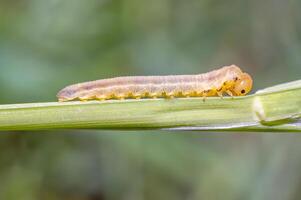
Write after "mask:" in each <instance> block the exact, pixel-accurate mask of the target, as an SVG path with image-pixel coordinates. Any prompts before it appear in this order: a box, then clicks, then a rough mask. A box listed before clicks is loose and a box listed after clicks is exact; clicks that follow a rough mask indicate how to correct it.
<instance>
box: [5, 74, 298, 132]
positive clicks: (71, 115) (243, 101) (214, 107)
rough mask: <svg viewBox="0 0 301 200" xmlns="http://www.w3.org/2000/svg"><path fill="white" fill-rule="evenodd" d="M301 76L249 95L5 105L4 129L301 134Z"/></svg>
mask: <svg viewBox="0 0 301 200" xmlns="http://www.w3.org/2000/svg"><path fill="white" fill-rule="evenodd" d="M300 119H301V80H299V81H294V82H290V83H285V84H281V85H277V86H274V87H270V88H267V89H264V90H260V91H258V92H257V93H255V94H253V95H248V96H245V97H234V98H231V97H224V98H223V99H221V98H218V97H213V98H207V99H206V100H205V101H203V98H175V99H141V100H109V101H88V102H79V101H74V102H65V103H60V102H51V103H28V104H10V105H0V130H46V129H67V128H68V129H78V128H85V129H92V128H93V129H119V130H128V129H167V130H202V131H240V132H242V131H277V132H282V131H283V132H289V131H292V132H301V120H300Z"/></svg>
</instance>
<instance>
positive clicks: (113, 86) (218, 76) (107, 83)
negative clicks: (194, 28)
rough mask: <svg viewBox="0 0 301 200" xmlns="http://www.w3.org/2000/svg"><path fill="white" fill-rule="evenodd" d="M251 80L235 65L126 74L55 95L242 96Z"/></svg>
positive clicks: (88, 97)
mask: <svg viewBox="0 0 301 200" xmlns="http://www.w3.org/2000/svg"><path fill="white" fill-rule="evenodd" d="M252 85H253V81H252V78H251V76H250V75H249V74H247V73H244V72H242V71H241V69H240V68H239V67H237V66H235V65H231V66H225V67H222V68H221V69H218V70H214V71H211V72H208V73H204V74H197V75H170V76H128V77H116V78H110V79H102V80H96V81H90V82H84V83H78V84H74V85H70V86H67V87H65V88H64V89H62V90H61V91H60V92H59V93H58V94H57V97H58V100H59V101H71V100H75V99H79V100H91V99H98V100H106V99H125V98H135V99H139V98H157V97H163V98H174V97H204V98H205V97H206V98H207V97H211V96H220V97H222V96H223V94H224V93H227V94H228V95H230V96H243V95H246V94H247V93H249V92H250V91H251V89H252Z"/></svg>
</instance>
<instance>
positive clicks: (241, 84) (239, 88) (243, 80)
mask: <svg viewBox="0 0 301 200" xmlns="http://www.w3.org/2000/svg"><path fill="white" fill-rule="evenodd" d="M252 85H253V80H252V78H251V76H250V75H249V74H247V73H243V74H242V75H241V76H240V77H239V78H238V79H237V80H236V81H235V84H234V87H233V90H232V92H233V93H234V95H235V96H244V95H246V94H247V93H249V92H250V91H251V89H252Z"/></svg>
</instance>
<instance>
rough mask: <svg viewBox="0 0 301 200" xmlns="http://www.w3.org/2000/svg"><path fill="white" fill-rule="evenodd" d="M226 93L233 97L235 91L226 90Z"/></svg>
mask: <svg viewBox="0 0 301 200" xmlns="http://www.w3.org/2000/svg"><path fill="white" fill-rule="evenodd" d="M226 93H227V94H228V95H229V96H231V97H232V98H233V93H232V92H231V91H230V90H226Z"/></svg>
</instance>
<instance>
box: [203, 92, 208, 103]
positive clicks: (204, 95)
mask: <svg viewBox="0 0 301 200" xmlns="http://www.w3.org/2000/svg"><path fill="white" fill-rule="evenodd" d="M206 98H207V93H204V94H203V102H205V100H206Z"/></svg>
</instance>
